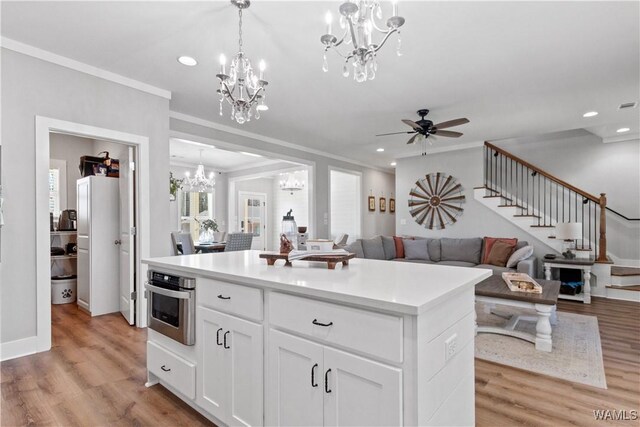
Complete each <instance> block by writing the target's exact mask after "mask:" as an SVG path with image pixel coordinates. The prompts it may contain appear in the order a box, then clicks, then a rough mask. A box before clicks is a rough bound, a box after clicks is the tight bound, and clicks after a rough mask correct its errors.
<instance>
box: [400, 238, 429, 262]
mask: <svg viewBox="0 0 640 427" xmlns="http://www.w3.org/2000/svg"><path fill="white" fill-rule="evenodd" d="M402 243H403V244H404V258H405V259H415V260H422V261H429V252H428V251H427V240H426V239H420V240H413V239H404V242H402Z"/></svg>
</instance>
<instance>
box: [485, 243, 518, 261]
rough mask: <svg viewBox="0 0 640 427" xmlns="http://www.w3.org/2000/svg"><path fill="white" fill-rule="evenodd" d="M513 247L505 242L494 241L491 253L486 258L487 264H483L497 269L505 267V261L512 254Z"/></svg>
mask: <svg viewBox="0 0 640 427" xmlns="http://www.w3.org/2000/svg"><path fill="white" fill-rule="evenodd" d="M514 247H515V245H510V244H509V243H507V242H502V241H500V240H498V241H496V242H494V243H493V245H491V252H489V256H488V257H487V262H486V263H485V264H490V265H497V266H498V267H505V266H506V265H507V260H509V257H510V256H511V254H512V253H513V248H514Z"/></svg>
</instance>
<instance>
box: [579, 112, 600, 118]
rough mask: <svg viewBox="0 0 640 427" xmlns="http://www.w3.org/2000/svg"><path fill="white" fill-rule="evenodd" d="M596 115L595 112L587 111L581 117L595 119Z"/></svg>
mask: <svg viewBox="0 0 640 427" xmlns="http://www.w3.org/2000/svg"><path fill="white" fill-rule="evenodd" d="M597 115H598V112H597V111H587V112H586V113H584V114H583V115H582V117H595V116H597Z"/></svg>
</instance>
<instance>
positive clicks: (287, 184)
mask: <svg viewBox="0 0 640 427" xmlns="http://www.w3.org/2000/svg"><path fill="white" fill-rule="evenodd" d="M303 188H304V181H300V180H297V179H295V178H294V177H293V176H291V174H287V177H286V179H282V180H280V189H281V190H282V191H289V192H290V193H291V194H292V195H293V192H294V191H300V190H302V189H303Z"/></svg>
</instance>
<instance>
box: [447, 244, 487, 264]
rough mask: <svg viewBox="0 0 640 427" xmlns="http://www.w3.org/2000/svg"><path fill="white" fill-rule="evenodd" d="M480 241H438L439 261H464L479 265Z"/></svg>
mask: <svg viewBox="0 0 640 427" xmlns="http://www.w3.org/2000/svg"><path fill="white" fill-rule="evenodd" d="M480 255H482V239H481V238H480V237H475V238H470V239H450V238H447V237H443V238H442V239H440V261H466V262H472V263H474V264H480Z"/></svg>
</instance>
